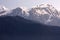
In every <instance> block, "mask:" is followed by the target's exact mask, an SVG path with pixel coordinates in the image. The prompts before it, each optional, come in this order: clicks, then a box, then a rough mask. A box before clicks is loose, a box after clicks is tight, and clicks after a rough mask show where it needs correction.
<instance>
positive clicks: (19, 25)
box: [0, 4, 60, 40]
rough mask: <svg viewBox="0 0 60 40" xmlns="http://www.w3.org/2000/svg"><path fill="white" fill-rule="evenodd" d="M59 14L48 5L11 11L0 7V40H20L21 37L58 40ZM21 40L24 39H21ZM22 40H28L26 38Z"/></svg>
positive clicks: (59, 35) (59, 29)
mask: <svg viewBox="0 0 60 40" xmlns="http://www.w3.org/2000/svg"><path fill="white" fill-rule="evenodd" d="M59 13H60V12H59V11H57V10H56V9H55V8H54V7H52V5H49V4H41V5H37V6H34V7H32V8H30V9H27V8H23V7H17V8H15V9H12V10H9V9H7V8H5V7H4V6H1V7H0V36H1V39H0V40H10V39H11V40H13V39H14V40H17V39H18V38H19V39H18V40H21V39H20V38H21V37H22V36H25V37H26V36H29V38H30V39H31V38H32V39H34V40H37V39H38V38H39V39H38V40H58V39H60V14H59ZM17 35H18V36H20V37H17ZM15 36H16V37H15ZM30 36H34V37H30ZM35 36H36V38H35ZM37 36H38V37H37ZM10 37H11V38H10ZM9 38H10V39H9ZM22 39H24V38H23V37H22ZM30 39H29V40H30ZM24 40H28V38H25V39H24Z"/></svg>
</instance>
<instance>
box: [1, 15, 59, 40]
mask: <svg viewBox="0 0 60 40" xmlns="http://www.w3.org/2000/svg"><path fill="white" fill-rule="evenodd" d="M0 34H1V36H2V35H4V34H5V35H6V34H7V35H20V36H23V35H26V36H27V35H34V36H35V35H37V36H40V38H41V37H42V36H43V37H48V36H49V39H50V38H51V36H58V35H59V37H60V27H57V26H48V25H44V24H40V23H36V22H34V21H30V20H27V19H24V18H22V17H19V16H1V17H0ZM43 37H42V38H43ZM2 38H3V36H2ZM12 40H13V39H12ZM20 40H21V39H20ZM41 40H43V39H41Z"/></svg>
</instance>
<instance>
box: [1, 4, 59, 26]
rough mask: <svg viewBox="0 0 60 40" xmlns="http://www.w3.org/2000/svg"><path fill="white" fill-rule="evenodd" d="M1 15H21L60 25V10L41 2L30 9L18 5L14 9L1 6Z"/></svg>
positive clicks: (44, 22) (33, 19) (39, 21)
mask: <svg viewBox="0 0 60 40" xmlns="http://www.w3.org/2000/svg"><path fill="white" fill-rule="evenodd" d="M0 16H21V17H23V18H25V19H28V20H32V21H35V22H38V23H43V24H46V25H52V26H60V12H59V11H58V10H56V9H55V8H54V7H53V6H52V5H50V4H41V5H37V6H34V7H32V8H30V9H28V8H24V7H17V8H15V9H12V10H8V9H7V8H5V7H4V6H0Z"/></svg>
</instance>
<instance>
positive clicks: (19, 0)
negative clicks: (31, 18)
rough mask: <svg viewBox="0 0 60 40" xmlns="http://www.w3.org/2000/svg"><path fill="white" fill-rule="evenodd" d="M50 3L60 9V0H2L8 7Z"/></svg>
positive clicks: (0, 0) (29, 6)
mask: <svg viewBox="0 0 60 40" xmlns="http://www.w3.org/2000/svg"><path fill="white" fill-rule="evenodd" d="M42 3H43V4H44V3H48V4H51V5H53V6H54V7H55V8H56V9H58V10H60V0H0V5H4V6H6V7H8V8H16V7H28V8H31V7H32V6H35V5H39V4H42Z"/></svg>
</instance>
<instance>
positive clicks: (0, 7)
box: [0, 5, 8, 12]
mask: <svg viewBox="0 0 60 40" xmlns="http://www.w3.org/2000/svg"><path fill="white" fill-rule="evenodd" d="M6 10H8V8H6V7H5V6H2V5H0V12H1V11H6Z"/></svg>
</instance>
